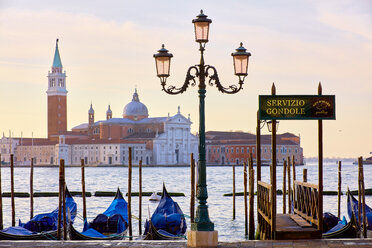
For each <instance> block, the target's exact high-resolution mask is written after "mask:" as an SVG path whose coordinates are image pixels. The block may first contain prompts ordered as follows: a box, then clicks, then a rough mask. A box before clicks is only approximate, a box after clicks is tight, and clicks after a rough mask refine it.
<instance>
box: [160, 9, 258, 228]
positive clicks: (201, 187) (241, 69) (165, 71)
mask: <svg viewBox="0 0 372 248" xmlns="http://www.w3.org/2000/svg"><path fill="white" fill-rule="evenodd" d="M207 17H208V16H206V15H205V14H204V13H203V10H201V11H200V14H199V15H198V16H197V19H194V20H193V21H192V22H193V23H194V27H195V41H196V42H198V43H199V46H200V47H199V51H200V64H198V65H195V66H191V67H189V69H188V71H187V74H186V79H185V82H184V84H183V86H182V87H180V88H177V87H175V86H172V85H170V86H166V80H167V78H168V77H169V71H170V62H171V58H172V57H173V55H172V54H171V53H168V50H167V49H165V47H164V45H162V48H161V49H160V50H159V51H158V53H157V54H154V58H155V63H156V70H157V76H158V77H159V78H160V82H161V85H162V88H163V90H164V91H165V92H166V93H168V94H171V95H176V94H180V93H183V92H185V91H186V90H187V87H188V86H189V85H190V84H191V85H192V86H195V85H196V80H195V78H198V79H199V85H198V87H199V90H198V93H199V161H198V174H199V177H198V192H197V195H196V197H197V199H198V202H199V205H198V206H197V209H196V215H195V222H194V223H191V230H192V231H213V230H214V224H213V223H212V222H211V221H210V219H209V214H208V206H207V198H208V192H207V183H206V181H207V173H206V151H205V114H204V111H205V106H204V98H205V93H206V89H205V88H206V82H205V81H206V79H207V80H208V84H209V85H210V86H213V85H216V87H217V89H218V90H219V91H221V92H223V93H227V94H234V93H237V92H239V91H240V90H241V89H242V86H243V81H244V79H245V77H246V76H247V75H248V59H249V56H251V54H250V53H248V52H246V49H245V48H244V47H243V44H242V43H240V47H239V48H237V49H236V52H234V53H232V54H231V55H232V56H233V61H234V68H235V75H237V76H238V77H239V82H238V84H239V86H236V85H230V86H228V87H224V86H222V85H221V83H220V80H219V78H218V74H217V70H216V69H215V68H214V67H213V66H211V65H205V64H204V50H205V45H206V43H207V42H208V35H209V24H210V23H212V20H210V19H208V18H207Z"/></svg>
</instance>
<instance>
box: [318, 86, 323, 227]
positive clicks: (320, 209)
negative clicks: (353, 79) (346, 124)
mask: <svg viewBox="0 0 372 248" xmlns="http://www.w3.org/2000/svg"><path fill="white" fill-rule="evenodd" d="M318 95H322V84H321V83H320V82H319V85H318ZM318 146H319V147H318V187H319V188H318V196H319V199H318V230H319V231H320V233H323V120H318Z"/></svg>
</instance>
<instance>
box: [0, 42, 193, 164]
mask: <svg viewBox="0 0 372 248" xmlns="http://www.w3.org/2000/svg"><path fill="white" fill-rule="evenodd" d="M46 93H47V103H48V111H47V114H48V118H47V119H48V125H47V126H48V135H47V137H48V138H23V137H5V136H4V135H3V138H2V139H0V144H2V145H1V147H2V162H9V160H10V154H11V153H12V154H14V161H15V163H16V164H18V165H29V164H30V163H31V162H30V161H31V160H32V159H33V161H34V164H35V165H58V164H59V161H60V159H64V160H65V164H66V165H79V164H80V163H81V160H82V159H83V160H84V162H85V164H90V165H127V164H128V163H129V158H130V157H131V160H132V163H134V164H138V163H139V161H140V160H141V161H142V164H147V165H189V164H190V154H191V153H194V157H196V158H197V151H198V138H197V137H196V136H195V135H193V134H192V133H191V124H192V122H191V120H190V115H189V116H188V117H187V118H186V117H185V116H184V115H182V114H181V111H180V107H178V111H177V113H176V114H175V115H173V116H170V115H169V114H168V116H166V117H149V113H148V109H147V107H146V105H145V104H143V103H142V102H141V101H140V99H139V94H138V92H137V89H135V92H134V94H133V98H132V101H130V102H129V103H128V104H126V105H125V107H124V109H123V114H122V116H121V117H115V118H114V117H113V114H112V110H111V106H110V105H109V106H108V110H107V111H106V120H98V121H96V120H95V118H94V109H93V106H92V104H91V105H90V109H89V110H88V115H87V120H88V122H87V123H82V124H80V125H78V126H76V127H73V128H72V129H71V131H68V130H67V93H68V92H67V87H66V72H65V71H64V72H63V67H62V62H61V57H60V53H59V48H58V39H57V42H56V47H55V53H54V59H53V64H52V70H51V71H49V72H48V90H47V91H46ZM129 148H131V154H129Z"/></svg>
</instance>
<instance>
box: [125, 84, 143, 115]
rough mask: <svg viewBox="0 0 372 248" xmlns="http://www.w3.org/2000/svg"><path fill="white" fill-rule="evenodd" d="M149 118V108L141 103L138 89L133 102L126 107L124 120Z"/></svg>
mask: <svg viewBox="0 0 372 248" xmlns="http://www.w3.org/2000/svg"><path fill="white" fill-rule="evenodd" d="M148 116H149V114H148V110H147V107H146V105H145V104H143V103H141V102H140V100H139V98H138V93H137V89H135V91H134V94H133V99H132V101H131V102H130V103H128V104H127V105H125V107H124V110H123V118H128V119H131V120H135V121H136V120H142V119H144V118H147V117H148Z"/></svg>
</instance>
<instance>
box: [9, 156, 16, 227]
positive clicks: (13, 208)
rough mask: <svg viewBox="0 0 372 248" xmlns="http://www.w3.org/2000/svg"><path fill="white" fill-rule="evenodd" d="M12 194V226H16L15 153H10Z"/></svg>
mask: <svg viewBox="0 0 372 248" xmlns="http://www.w3.org/2000/svg"><path fill="white" fill-rule="evenodd" d="M10 196H11V205H12V226H15V202H14V161H13V154H10Z"/></svg>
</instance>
